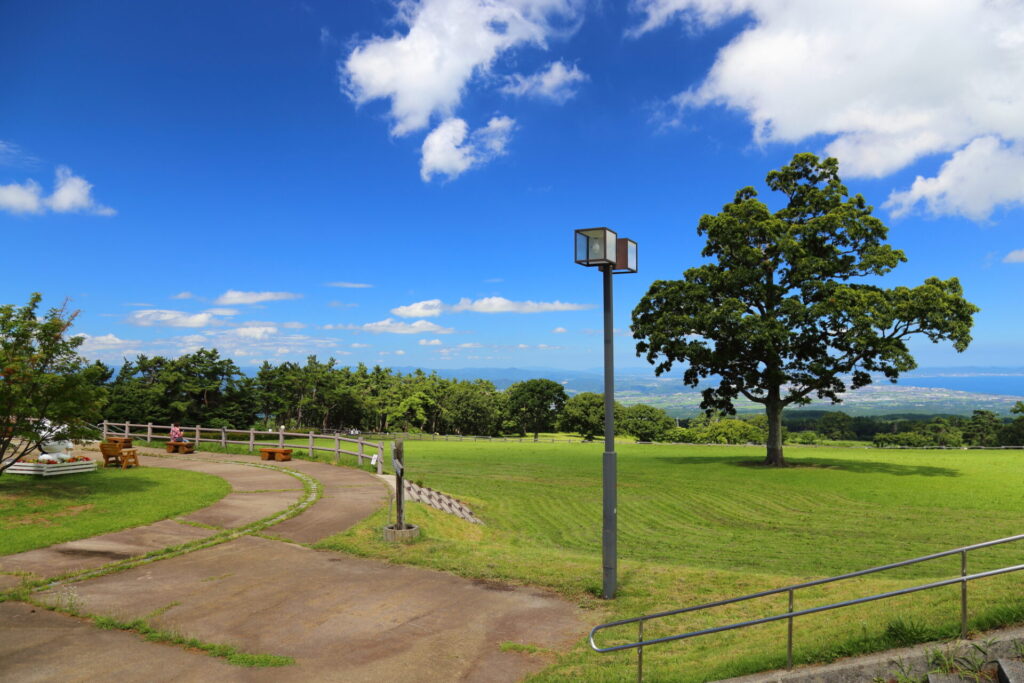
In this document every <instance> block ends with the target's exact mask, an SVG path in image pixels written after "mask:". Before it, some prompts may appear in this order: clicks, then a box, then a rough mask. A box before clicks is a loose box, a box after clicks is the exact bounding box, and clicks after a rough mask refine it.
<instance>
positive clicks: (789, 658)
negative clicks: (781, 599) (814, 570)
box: [786, 588, 793, 669]
mask: <svg viewBox="0 0 1024 683" xmlns="http://www.w3.org/2000/svg"><path fill="white" fill-rule="evenodd" d="M789 613H790V614H792V613H793V589H792V588H790V589H789ZM786 621H788V622H789V627H788V629H787V630H788V631H789V633H788V634H787V636H786V668H787V669H792V668H793V617H790V618H789V619H787V620H786Z"/></svg>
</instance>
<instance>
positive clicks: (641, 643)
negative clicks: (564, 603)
mask: <svg viewBox="0 0 1024 683" xmlns="http://www.w3.org/2000/svg"><path fill="white" fill-rule="evenodd" d="M1020 540H1024V534H1018V535H1016V536H1008V537H1006V538H1000V539H996V540H994V541H985V542H984V543H975V544H973V545H967V546H963V547H961V548H954V549H952V550H945V551H943V552H940V553H933V554H931V555H922V556H921V557H915V558H913V559H910V560H903V561H901V562H893V563H891V564H885V565H881V566H878V567H872V568H870V569H862V570H860V571H855V572H850V573H848V574H840V575H839V576H831V577H828V578H825V579H816V580H814V581H806V582H804V583H797V584H793V585H792V586H785V587H783V588H774V589H771V590H766V591H760V592H757V593H751V594H749V595H743V596H740V597H736V598H729V599H726V600H716V601H714V602H708V603H705V604H703V605H694V606H692V607H683V608H681V609H674V610H668V611H666V612H654V613H652V614H645V615H643V616H639V617H632V618H630V619H619V620H618V621H611V622H608V623H606V624H600V625H598V626H595V627H594V628H593V629H591V631H590V647H591V648H592V649H593V650H594V651H595V652H617V651H619V650H628V649H636V650H637V673H638V676H639V678H640V680H642V679H643V648H644V647H646V646H649V645H656V644H658V643H667V642H671V641H675V640H684V639H687V638H695V637H697V636H703V635H708V634H711V633H720V632H722V631H732V630H735V629H740V628H746V627H748V626H757V625H759V624H767V623H770V622H774V621H781V620H783V619H787V620H789V629H788V635H787V643H786V667H787V668H792V667H793V619H794V618H796V617H801V616H805V615H807V614H816V613H818V612H826V611H829V610H833V609H839V608H841V607H850V606H852V605H860V604H863V603H867V602H874V601H876V600H884V599H886V598H892V597H896V596H899V595H907V594H909V593H916V592H918V591H923V590H929V589H931V588H940V587H942V586H951V585H954V584H960V586H961V589H960V636H961V637H962V638H965V637H966V636H967V583H968V582H969V581H974V580H975V579H983V578H987V577H989V576H998V575H1000V574H1009V573H1011V572H1017V571H1021V570H1024V564H1018V565H1012V566H1009V567H1003V568H1000V569H993V570H990V571H986V572H979V573H977V574H970V575H969V574H967V553H968V552H969V551H971V550H979V549H981V548H988V547H991V546H995V545H1001V544H1003V543H1013V542H1015V541H1020ZM952 555H960V576H958V577H956V578H953V579H944V580H942V581H935V582H932V583H926V584H920V585H918V586H913V587H910V588H902V589H900V590H895V591H888V592H886V593H878V594H875V595H870V596H867V597H863V598H854V599H852V600H844V601H841V602H835V603H831V604H828V605H821V606H819V607H810V608H808V609H802V610H794V609H793V598H794V593H795V591H797V590H800V589H802V588H810V587H813V586H820V585H823V584H826V583H833V582H836V581H843V580H845V579H852V578H856V577H859V576H866V575H868V574H875V573H878V572H883V571H888V570H890V569H897V568H899V567H906V566H908V565H912V564H917V563H919V562H927V561H929V560H936V559H939V558H942V557H949V556H952ZM780 593H788V595H789V607H788V609H787V611H786V612H784V613H782V614H775V615H772V616H769V617H762V618H760V619H752V620H749V621H742V622H737V623H735V624H728V625H726V626H717V627H714V628H706V629H701V630H699V631H690V632H688V633H680V634H676V635H672V636H664V637H662V638H654V639H651V640H644V624H645V623H646V622H648V621H652V620H655V619H662V618H664V617H670V616H674V615H677V614H684V613H687V612H696V611H699V610H704V609H710V608H712V607H721V606H722V605H731V604H733V603H737V602H744V601H746V600H753V599H755V598H763V597H766V596H769V595H778V594H780ZM625 624H638V634H639V637H638V639H637V641H635V642H632V643H627V644H625V645H613V646H609V647H599V646H598V645H597V643H596V642H595V641H594V636H595V634H596V633H597V632H598V631H601V630H604V629H608V628H613V627H615V626H623V625H625Z"/></svg>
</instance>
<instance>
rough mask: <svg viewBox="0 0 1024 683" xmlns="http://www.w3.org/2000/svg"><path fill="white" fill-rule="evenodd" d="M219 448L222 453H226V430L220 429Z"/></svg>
mask: <svg viewBox="0 0 1024 683" xmlns="http://www.w3.org/2000/svg"><path fill="white" fill-rule="evenodd" d="M220 447H221V448H223V449H224V452H225V453H227V452H228V430H227V429H225V428H224V427H221V428H220Z"/></svg>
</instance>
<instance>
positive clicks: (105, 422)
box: [103, 420, 107, 441]
mask: <svg viewBox="0 0 1024 683" xmlns="http://www.w3.org/2000/svg"><path fill="white" fill-rule="evenodd" d="M103 440H104V441H106V440H107V421H106V420H104V421H103Z"/></svg>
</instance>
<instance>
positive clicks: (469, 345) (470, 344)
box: [459, 342, 484, 349]
mask: <svg viewBox="0 0 1024 683" xmlns="http://www.w3.org/2000/svg"><path fill="white" fill-rule="evenodd" d="M483 346H484V345H483V344H477V343H476V342H466V343H465V344H459V348H460V349H482V348H483Z"/></svg>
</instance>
